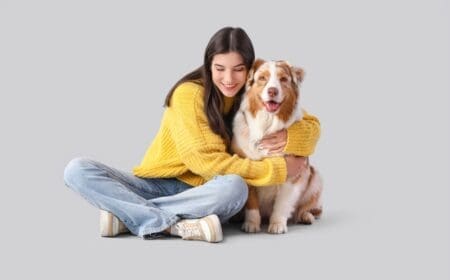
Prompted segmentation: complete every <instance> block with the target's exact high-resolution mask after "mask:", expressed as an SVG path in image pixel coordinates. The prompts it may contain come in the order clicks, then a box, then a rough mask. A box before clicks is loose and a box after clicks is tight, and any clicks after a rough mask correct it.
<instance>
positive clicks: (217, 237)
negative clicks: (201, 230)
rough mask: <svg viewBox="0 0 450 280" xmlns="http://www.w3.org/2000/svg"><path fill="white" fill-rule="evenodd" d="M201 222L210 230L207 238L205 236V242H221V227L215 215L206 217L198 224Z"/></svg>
mask: <svg viewBox="0 0 450 280" xmlns="http://www.w3.org/2000/svg"><path fill="white" fill-rule="evenodd" d="M203 222H204V223H206V227H207V228H208V229H210V232H209V236H206V241H208V242H212V243H216V242H220V241H222V240H223V233H222V226H221V224H220V220H219V218H218V217H217V215H209V216H206V217H204V218H203V219H201V220H200V223H203Z"/></svg>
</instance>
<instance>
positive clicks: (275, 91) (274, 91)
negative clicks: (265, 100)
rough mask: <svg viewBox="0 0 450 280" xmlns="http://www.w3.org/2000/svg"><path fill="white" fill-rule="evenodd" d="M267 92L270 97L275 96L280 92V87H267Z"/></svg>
mask: <svg viewBox="0 0 450 280" xmlns="http://www.w3.org/2000/svg"><path fill="white" fill-rule="evenodd" d="M267 93H268V94H269V96H270V97H275V96H277V94H278V89H277V88H276V87H270V88H269V89H267Z"/></svg>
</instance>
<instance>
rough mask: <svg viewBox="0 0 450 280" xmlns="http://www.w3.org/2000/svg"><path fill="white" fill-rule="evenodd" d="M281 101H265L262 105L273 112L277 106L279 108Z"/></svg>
mask: <svg viewBox="0 0 450 280" xmlns="http://www.w3.org/2000/svg"><path fill="white" fill-rule="evenodd" d="M280 105H281V103H277V102H275V101H267V102H264V106H265V107H266V110H267V111H269V112H271V113H273V112H275V111H276V110H278V108H280Z"/></svg>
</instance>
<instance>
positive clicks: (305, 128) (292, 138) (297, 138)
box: [260, 111, 320, 157]
mask: <svg viewBox="0 0 450 280" xmlns="http://www.w3.org/2000/svg"><path fill="white" fill-rule="evenodd" d="M319 137H320V122H319V120H318V119H317V118H316V117H315V116H313V115H309V114H308V113H306V112H305V111H304V112H303V119H302V120H300V121H297V122H294V123H293V124H292V125H291V126H290V127H289V128H288V129H285V130H281V131H278V132H275V133H272V134H270V135H267V136H266V137H264V138H263V139H262V140H261V143H260V147H261V148H262V149H269V153H271V154H277V153H280V152H284V153H285V154H291V155H296V156H303V157H307V156H310V155H311V154H312V153H313V152H314V150H315V148H316V144H317V141H318V140H319Z"/></svg>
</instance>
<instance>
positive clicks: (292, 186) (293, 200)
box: [268, 177, 307, 233]
mask: <svg viewBox="0 0 450 280" xmlns="http://www.w3.org/2000/svg"><path fill="white" fill-rule="evenodd" d="M306 184H307V180H305V178H303V177H302V178H300V179H299V180H298V181H296V182H294V183H291V182H286V183H285V184H283V185H282V186H281V187H280V191H279V192H278V194H277V197H276V199H275V203H274V206H273V212H272V215H271V216H270V221H269V228H268V232H269V233H286V232H287V231H288V229H287V221H288V219H289V218H290V217H291V215H292V213H293V212H294V210H295V206H296V204H297V202H298V200H299V198H300V195H301V194H302V191H303V189H304V188H305V186H306Z"/></svg>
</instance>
